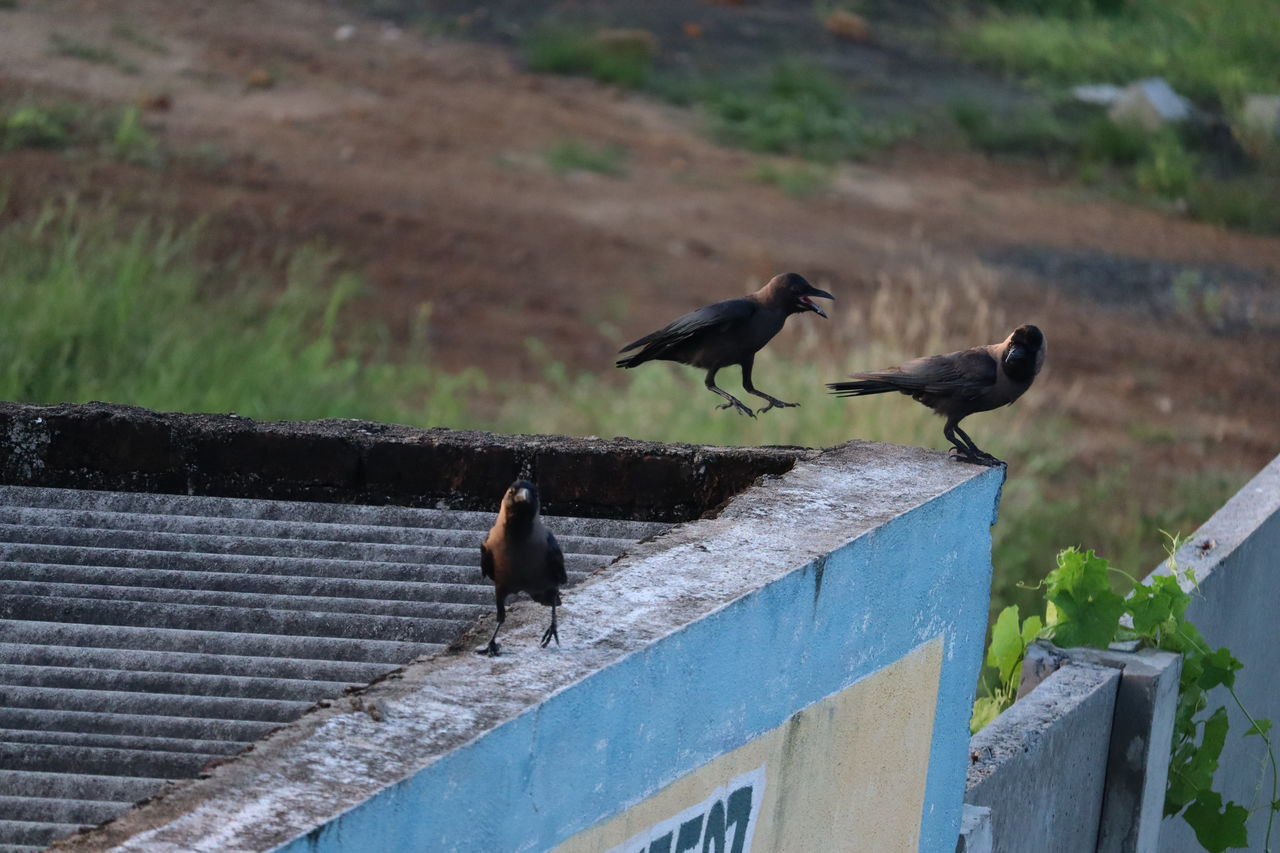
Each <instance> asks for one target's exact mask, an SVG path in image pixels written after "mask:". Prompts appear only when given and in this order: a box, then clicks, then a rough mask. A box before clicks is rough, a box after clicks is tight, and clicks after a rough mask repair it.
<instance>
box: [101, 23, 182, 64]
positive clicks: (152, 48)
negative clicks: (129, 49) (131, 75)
mask: <svg viewBox="0 0 1280 853" xmlns="http://www.w3.org/2000/svg"><path fill="white" fill-rule="evenodd" d="M111 35H112V36H113V37H115V38H118V39H120V40H121V41H127V42H129V43H130V44H132V45H133V46H134V47H139V48H142V49H143V50H145V51H147V52H148V53H154V54H155V55H157V56H168V55H169V48H167V47H165V45H164V43H163V42H160V41H157V40H156V39H154V38H152V37H151V36H149V35H147V34H146V33H145V32H143V31H142V30H141V29H140V28H139V27H138V25H137V24H136V23H135V22H134V21H132V20H130V19H128V18H117V19H116V20H115V21H113V22H112V24H111Z"/></svg>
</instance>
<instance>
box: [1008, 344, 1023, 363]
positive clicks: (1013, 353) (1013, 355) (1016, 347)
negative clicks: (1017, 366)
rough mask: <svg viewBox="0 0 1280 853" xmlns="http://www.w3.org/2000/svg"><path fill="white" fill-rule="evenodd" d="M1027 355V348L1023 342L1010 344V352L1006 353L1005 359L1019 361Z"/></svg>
mask: <svg viewBox="0 0 1280 853" xmlns="http://www.w3.org/2000/svg"><path fill="white" fill-rule="evenodd" d="M1026 355H1027V348H1026V347H1024V346H1023V345H1022V344H1010V346H1009V352H1008V354H1006V355H1005V357H1004V360H1005V361H1018V360H1019V359H1022V358H1025V357H1026Z"/></svg>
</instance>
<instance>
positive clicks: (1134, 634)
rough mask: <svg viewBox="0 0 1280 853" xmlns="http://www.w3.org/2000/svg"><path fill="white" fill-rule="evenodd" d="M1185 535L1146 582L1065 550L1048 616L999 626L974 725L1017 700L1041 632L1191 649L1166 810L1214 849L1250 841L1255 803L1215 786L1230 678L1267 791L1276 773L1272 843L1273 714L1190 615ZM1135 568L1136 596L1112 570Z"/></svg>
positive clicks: (1080, 642) (1278, 801)
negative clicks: (1221, 698)
mask: <svg viewBox="0 0 1280 853" xmlns="http://www.w3.org/2000/svg"><path fill="white" fill-rule="evenodd" d="M1180 544H1181V543H1180V542H1178V541H1177V540H1176V539H1172V538H1171V540H1170V548H1169V567H1170V569H1171V570H1172V571H1171V573H1170V574H1167V575H1157V576H1153V577H1151V578H1149V579H1148V580H1146V581H1139V580H1137V579H1136V578H1133V577H1131V576H1129V575H1127V574H1126V573H1124V572H1121V571H1120V570H1119V569H1115V568H1113V567H1112V566H1111V565H1110V563H1108V562H1107V561H1106V560H1104V559H1103V558H1101V557H1099V556H1097V555H1096V554H1095V553H1094V552H1093V551H1083V552H1082V551H1079V550H1077V549H1076V548H1068V549H1066V550H1065V551H1062V552H1061V553H1059V554H1058V567H1057V568H1056V569H1054V570H1053V571H1052V572H1050V573H1049V575H1048V576H1047V577H1046V578H1045V580H1044V583H1043V584H1042V588H1043V589H1044V597H1045V611H1044V617H1043V618H1041V617H1040V616H1038V615H1032V616H1028V617H1027V618H1026V619H1024V620H1021V621H1020V620H1019V613H1018V607H1017V605H1013V606H1011V607H1006V608H1005V609H1004V610H1003V611H1001V613H1000V616H999V617H998V618H997V619H996V623H995V625H994V626H993V627H992V630H991V643H990V645H989V647H988V648H987V658H986V662H987V666H988V667H990V668H991V669H990V670H989V671H988V674H990V675H991V676H992V678H993V679H994V680H991V679H987V678H984V684H983V687H984V690H985V692H986V695H985V696H982V697H980V698H979V699H978V700H977V701H976V702H975V703H974V708H973V720H972V722H971V728H972V729H973V731H977V730H978V729H981V728H982V727H983V726H985V725H986V724H987V723H989V722H991V720H993V719H994V718H995V717H996V715H997V714H999V713H1000V712H1001V711H1002V710H1004V709H1005V708H1007V707H1008V706H1009V705H1011V704H1012V703H1013V700H1014V697H1015V696H1016V694H1017V690H1018V682H1019V679H1020V678H1021V673H1022V661H1023V657H1024V656H1025V654H1026V650H1027V646H1029V645H1030V644H1031V643H1032V642H1034V641H1035V640H1037V639H1051V640H1053V642H1054V643H1055V644H1056V645H1058V646H1060V647H1064V648H1070V647H1074V646H1093V647H1095V648H1100V649H1105V648H1107V647H1108V646H1109V645H1111V644H1112V643H1114V642H1123V641H1132V640H1137V641H1138V642H1139V643H1140V644H1141V645H1143V646H1148V647H1151V648H1157V649H1164V650H1167V651H1171V652H1177V653H1179V654H1181V655H1182V676H1181V682H1180V684H1179V696H1178V707H1177V712H1176V716H1175V719H1174V727H1173V750H1172V754H1171V756H1170V760H1169V782H1168V787H1167V789H1166V791H1165V802H1164V813H1165V815H1166V816H1173V815H1181V816H1182V819H1183V820H1185V821H1186V822H1187V823H1188V824H1190V826H1191V828H1192V829H1193V830H1194V831H1195V834H1196V840H1197V841H1199V842H1200V844H1201V846H1203V847H1204V849H1205V850H1207V851H1209V853H1221V851H1224V850H1228V849H1231V848H1239V847H1247V846H1248V844H1249V841H1248V830H1247V827H1246V821H1247V820H1248V818H1249V814H1250V811H1249V809H1248V808H1246V807H1245V806H1243V805H1240V804H1238V803H1234V802H1231V801H1224V800H1223V798H1222V794H1221V792H1220V791H1216V790H1214V776H1215V774H1216V773H1217V770H1218V760H1219V757H1220V756H1221V754H1222V747H1223V745H1224V744H1225V743H1226V739H1227V727H1228V721H1227V709H1226V707H1225V706H1223V705H1219V706H1218V707H1217V708H1215V709H1213V710H1212V711H1210V710H1209V706H1210V704H1211V703H1210V700H1209V691H1210V690H1212V689H1213V688H1215V687H1218V686H1221V687H1223V688H1224V689H1225V690H1226V691H1227V695H1228V696H1229V697H1230V699H1231V702H1232V703H1233V704H1234V705H1235V706H1236V707H1237V708H1238V709H1239V710H1240V713H1241V714H1243V716H1244V718H1245V719H1246V720H1247V721H1248V722H1249V730H1248V731H1247V732H1245V734H1246V735H1247V736H1257V737H1258V738H1260V739H1261V741H1262V743H1263V744H1264V746H1265V748H1266V763H1265V764H1264V766H1263V768H1262V773H1263V774H1266V775H1264V776H1263V777H1261V778H1260V780H1259V791H1261V790H1262V786H1263V784H1264V782H1265V778H1266V776H1269V777H1270V782H1271V785H1270V788H1271V796H1270V798H1269V800H1268V802H1267V804H1266V806H1265V808H1266V809H1267V812H1268V814H1267V829H1266V840H1265V842H1264V846H1263V849H1264V850H1266V851H1267V853H1270V851H1271V829H1272V824H1273V822H1274V819H1275V815H1276V812H1277V811H1280V790H1278V786H1280V779H1278V778H1277V766H1276V756H1275V749H1274V745H1273V743H1272V740H1271V737H1272V736H1271V721H1270V720H1266V719H1258V718H1255V717H1253V716H1252V715H1250V713H1249V711H1248V710H1247V709H1246V708H1245V706H1244V704H1243V703H1242V702H1241V701H1240V697H1239V696H1238V695H1237V694H1236V690H1235V680H1236V673H1237V672H1238V671H1239V670H1240V669H1241V668H1242V667H1243V664H1242V663H1240V661H1239V660H1237V659H1236V658H1235V657H1234V656H1232V654H1231V652H1230V650H1229V649H1227V648H1225V647H1222V648H1219V649H1216V650H1213V649H1211V648H1210V647H1209V644H1208V643H1207V642H1206V641H1205V639H1204V637H1203V636H1201V634H1200V632H1199V631H1198V630H1197V629H1196V627H1195V625H1193V624H1192V623H1191V622H1189V621H1187V619H1186V615H1185V614H1186V610H1187V605H1189V604H1190V603H1191V597H1192V593H1190V592H1187V591H1186V590H1184V589H1183V582H1186V584H1187V586H1190V587H1191V588H1192V589H1193V590H1194V588H1195V578H1194V576H1193V574H1192V573H1191V572H1190V571H1189V570H1183V569H1181V568H1179V567H1178V565H1177V563H1176V561H1175V560H1174V557H1173V555H1174V553H1175V552H1176V551H1177V548H1178V546H1179V545H1180ZM1113 573H1118V574H1125V576H1126V577H1129V579H1130V580H1131V581H1132V582H1133V591H1132V593H1130V595H1129V596H1128V597H1127V598H1126V597H1123V596H1120V595H1118V594H1117V593H1116V592H1115V591H1114V590H1112V588H1111V580H1110V575H1111V574H1113Z"/></svg>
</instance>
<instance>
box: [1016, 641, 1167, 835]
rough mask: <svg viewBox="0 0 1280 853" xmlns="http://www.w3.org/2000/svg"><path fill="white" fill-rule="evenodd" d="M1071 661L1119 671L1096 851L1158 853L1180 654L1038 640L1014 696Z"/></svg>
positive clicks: (1025, 663)
mask: <svg viewBox="0 0 1280 853" xmlns="http://www.w3.org/2000/svg"><path fill="white" fill-rule="evenodd" d="M1127 645H1130V646H1132V644H1127ZM1070 662H1077V663H1087V664H1091V665H1095V666H1109V667H1113V668H1115V669H1118V670H1120V686H1119V688H1118V691H1117V694H1116V709H1115V717H1114V719H1113V721H1112V728H1111V743H1110V746H1109V748H1108V750H1109V756H1108V759H1107V781H1106V789H1105V793H1104V796H1103V804H1102V819H1101V822H1100V825H1099V831H1098V853H1155V851H1156V850H1157V848H1158V844H1159V838H1160V824H1161V822H1162V821H1163V819H1164V791H1165V785H1166V783H1167V781H1168V777H1169V752H1170V749H1171V745H1172V744H1171V738H1172V737H1173V717H1174V713H1175V712H1176V711H1177V706H1178V678H1179V675H1180V674H1181V671H1182V658H1181V657H1180V656H1178V655H1175V654H1172V653H1171V652H1162V651H1159V650H1156V649H1141V650H1136V651H1126V650H1120V649H1118V648H1113V649H1108V650H1105V651H1104V650H1100V649H1084V648H1081V649H1059V648H1057V647H1056V646H1053V645H1050V644H1048V643H1035V644H1033V645H1032V646H1031V647H1030V648H1028V649H1027V655H1026V658H1025V659H1024V661H1023V665H1022V680H1021V682H1020V683H1019V686H1018V696H1019V698H1021V697H1022V696H1025V695H1027V694H1028V693H1030V692H1031V691H1032V690H1034V689H1035V688H1036V686H1037V685H1039V684H1040V683H1041V682H1043V681H1044V680H1045V679H1046V678H1048V677H1049V676H1050V675H1051V674H1052V673H1054V672H1056V671H1057V670H1058V669H1059V668H1060V667H1061V666H1063V665H1064V664H1069V663H1070Z"/></svg>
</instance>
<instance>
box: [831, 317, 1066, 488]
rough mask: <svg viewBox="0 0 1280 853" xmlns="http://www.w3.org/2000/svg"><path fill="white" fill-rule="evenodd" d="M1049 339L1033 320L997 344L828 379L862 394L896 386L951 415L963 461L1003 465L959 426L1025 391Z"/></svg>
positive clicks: (846, 393) (946, 431) (949, 425)
mask: <svg viewBox="0 0 1280 853" xmlns="http://www.w3.org/2000/svg"><path fill="white" fill-rule="evenodd" d="M1047 349H1048V344H1047V342H1046V341H1045V339H1044V335H1043V334H1041V332H1040V330H1039V329H1037V328H1036V327H1035V326H1019V327H1018V328H1016V329H1014V330H1013V333H1012V334H1010V335H1009V337H1007V338H1005V339H1004V340H1003V341H1001V342H1000V343H998V344H989V345H987V346H981V347H972V348H971V349H966V350H960V351H959V352H952V353H947V354H946V355H932V356H929V357H928V358H917V359H913V360H911V361H908V362H907V363H906V364H904V365H902V366H901V367H891V368H889V369H888V370H883V371H879V372H876V373H855V374H853V377H854V380H855V381H853V382H830V383H828V384H827V387H828V388H830V389H831V393H833V394H836V395H837V396H840V397H861V396H863V395H866V394H884V393H886V392H888V391H898V392H901V393H903V394H908V395H910V397H911V399H913V400H916V401H917V402H920V403H923V404H925V405H926V406H928V407H929V408H930V409H933V410H934V411H935V412H936V413H938V414H939V415H942V416H943V417H945V418H946V419H947V422H946V425H945V426H943V427H942V434H943V435H944V436H946V437H947V441H949V442H951V443H952V444H953V445H955V447H953V448H952V451H951V452H952V453H953V454H954V455H955V458H956V459H958V460H960V461H961V462H972V463H974V464H976V465H1002V464H1004V463H1002V462H1001V461H1000V460H999V459H997V458H995V457H994V456H992V455H991V454H990V453H987V452H986V451H983V450H980V449H978V446H977V445H976V444H974V443H973V439H971V438H969V436H968V435H967V434H966V433H965V431H964V430H962V429H960V421H961V420H963V419H964V418H966V417H968V416H969V415H972V414H973V413H974V412H988V411H990V410H992V409H998V408H1000V407H1001V406H1007V405H1009V404H1010V403H1012V402H1013V401H1014V400H1016V399H1018V398H1019V397H1021V396H1022V394H1023V392H1025V391H1026V390H1027V389H1028V388H1030V387H1031V383H1032V381H1033V380H1034V379H1035V378H1036V374H1037V373H1039V372H1040V368H1041V367H1042V366H1043V365H1044V357H1045V352H1046V350H1047Z"/></svg>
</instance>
